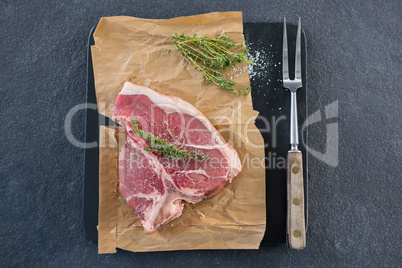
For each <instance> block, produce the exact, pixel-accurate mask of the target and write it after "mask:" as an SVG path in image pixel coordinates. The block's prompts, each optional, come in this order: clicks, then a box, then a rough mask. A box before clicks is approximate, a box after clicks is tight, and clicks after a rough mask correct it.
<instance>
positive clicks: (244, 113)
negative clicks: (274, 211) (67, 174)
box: [92, 12, 266, 253]
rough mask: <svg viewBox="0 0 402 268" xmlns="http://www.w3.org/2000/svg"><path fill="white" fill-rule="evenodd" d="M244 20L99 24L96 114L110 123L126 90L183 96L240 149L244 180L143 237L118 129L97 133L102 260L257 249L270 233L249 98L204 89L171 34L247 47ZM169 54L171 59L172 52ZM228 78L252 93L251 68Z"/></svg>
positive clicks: (224, 15)
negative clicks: (121, 177) (122, 187)
mask: <svg viewBox="0 0 402 268" xmlns="http://www.w3.org/2000/svg"><path fill="white" fill-rule="evenodd" d="M242 32H243V26H242V16H241V13H240V12H217V13H209V14H203V15H197V16H190V17H179V18H174V19H169V20H148V19H139V18H133V17H107V18H102V19H101V20H100V22H99V24H98V26H97V29H96V31H95V34H94V38H95V45H94V46H92V57H93V66H94V75H95V87H96V96H97V102H98V111H99V113H101V114H103V115H105V116H107V117H110V118H111V117H112V110H113V105H114V102H115V100H116V97H117V94H118V93H119V92H120V90H121V88H122V87H123V84H124V82H126V81H130V82H132V83H134V84H138V85H143V86H147V87H149V88H152V89H154V90H156V91H158V92H161V93H162V94H166V95H171V96H178V97H180V98H182V99H184V100H186V101H188V102H189V103H191V104H193V105H194V106H195V107H197V108H198V109H199V110H200V111H201V112H202V113H203V114H204V115H205V116H206V117H207V118H208V119H209V120H210V121H211V123H212V124H213V125H214V126H215V127H216V128H217V130H218V131H219V132H220V133H221V135H222V136H223V137H224V138H225V139H226V140H227V141H228V142H229V143H230V144H231V145H232V146H233V147H234V148H235V149H236V151H237V152H238V154H239V157H240V159H241V162H242V165H243V169H242V172H241V173H240V174H239V175H238V176H236V178H234V180H233V182H232V183H231V184H228V185H227V186H225V188H224V189H223V190H222V191H221V192H220V193H219V194H218V195H216V196H214V197H212V198H209V199H206V200H204V201H202V202H200V203H197V204H187V203H186V205H185V207H184V210H183V215H182V216H181V217H179V218H177V219H175V220H173V221H172V222H170V223H168V225H166V226H165V227H163V228H162V229H161V230H159V231H156V232H153V233H145V232H144V230H143V228H142V226H141V223H140V221H139V220H138V219H137V217H136V214H135V212H134V211H133V210H132V209H131V208H130V206H129V205H128V204H127V202H126V201H125V200H124V199H123V198H122V197H121V195H120V193H119V190H118V154H119V150H120V147H121V145H122V143H123V142H124V140H125V139H126V136H125V133H124V130H123V129H122V128H121V127H104V126H101V128H100V139H99V142H100V144H99V146H100V150H99V154H100V155H99V157H100V162H99V165H100V169H99V225H98V230H99V232H98V233H99V253H114V252H116V248H121V249H125V250H130V251H163V250H189V249H257V248H258V247H259V244H260V242H261V239H262V237H263V235H264V232H265V222H266V216H265V166H264V147H263V143H264V142H263V139H262V136H261V134H260V132H259V131H258V129H257V128H256V127H255V125H254V120H255V117H256V116H257V114H258V113H257V112H256V111H253V108H252V102H251V95H246V96H237V95H236V94H234V93H229V92H227V91H225V90H223V89H221V88H217V87H216V86H214V85H210V84H207V83H205V82H204V79H203V77H202V74H201V73H200V72H199V71H197V70H194V68H193V67H192V66H191V65H190V64H189V62H188V61H187V60H186V59H184V58H183V57H182V55H181V54H180V53H179V52H176V51H175V48H174V45H173V44H172V42H171V36H172V34H174V33H185V34H193V33H197V34H199V35H204V34H207V35H210V36H217V35H218V34H220V33H227V34H228V35H229V36H230V37H231V38H232V39H233V40H235V41H236V42H241V41H244V37H243V34H242ZM169 49H170V52H168V51H169ZM225 75H226V76H227V77H228V78H230V79H231V80H234V81H235V82H236V83H237V87H238V88H239V89H245V88H247V87H248V86H249V76H248V69H247V65H246V64H239V65H238V66H236V67H235V68H234V69H231V70H227V71H226V72H225Z"/></svg>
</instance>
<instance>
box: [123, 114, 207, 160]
mask: <svg viewBox="0 0 402 268" xmlns="http://www.w3.org/2000/svg"><path fill="white" fill-rule="evenodd" d="M131 122H132V126H133V127H134V131H135V132H136V133H138V135H140V136H141V137H142V138H144V139H147V140H149V141H151V147H149V146H147V147H145V148H144V150H146V151H150V152H152V153H155V154H162V155H164V156H166V157H167V158H168V159H172V160H187V159H193V160H197V159H201V160H205V159H207V158H209V155H207V154H204V153H201V151H199V150H198V151H197V150H195V151H188V150H186V149H180V148H179V147H177V146H176V145H174V144H171V143H170V142H168V141H165V140H164V139H161V138H158V137H156V136H154V135H153V134H151V133H148V132H145V131H144V130H142V129H139V128H138V123H137V120H135V118H132V119H131Z"/></svg>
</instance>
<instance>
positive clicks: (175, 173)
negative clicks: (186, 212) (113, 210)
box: [113, 82, 241, 232]
mask: <svg viewBox="0 0 402 268" xmlns="http://www.w3.org/2000/svg"><path fill="white" fill-rule="evenodd" d="M113 118H114V119H116V120H119V121H120V123H121V124H122V125H123V126H124V128H125V130H126V133H127V141H126V142H125V144H124V146H123V148H122V150H121V152H120V156H119V179H120V186H119V189H120V193H121V195H122V196H123V197H124V198H125V199H126V200H127V202H128V204H129V205H130V206H131V208H133V209H134V210H135V212H136V213H137V216H138V218H139V219H140V220H141V223H142V225H143V227H144V229H145V231H147V232H152V231H155V230H157V229H160V228H161V227H162V226H163V225H165V224H166V223H167V222H169V221H171V220H173V219H175V218H177V217H179V216H180V215H181V214H182V210H183V204H182V200H185V201H187V202H189V203H197V202H199V201H201V200H203V199H204V198H207V197H210V196H213V195H216V194H217V193H219V192H220V191H221V190H222V188H223V187H224V186H225V185H226V184H227V183H230V182H231V181H232V180H233V178H234V177H235V176H236V175H237V174H238V173H239V172H240V171H241V164H240V159H239V157H238V155H237V152H236V151H235V150H234V148H233V147H231V146H230V145H229V144H228V143H227V142H226V141H225V140H224V139H223V138H222V136H221V135H220V134H219V132H218V131H217V130H216V129H215V128H214V127H213V126H212V124H211V123H210V122H209V121H208V120H207V119H206V118H205V116H204V115H203V114H202V113H201V112H200V111H198V110H197V109H196V108H195V107H194V106H192V105H191V104H189V103H188V102H185V101H183V100H182V99H180V98H177V97H170V96H165V95H162V94H160V93H158V92H156V91H153V90H151V89H149V88H146V87H142V86H137V85H133V84H131V83H129V82H126V83H125V84H124V87H123V89H122V91H121V92H120V93H119V95H118V96H117V99H116V103H115V107H114V110H113ZM133 118H135V119H136V120H137V123H138V127H139V129H142V130H144V131H146V132H149V133H152V134H153V135H155V136H157V137H159V138H162V139H164V140H165V141H168V142H170V143H172V144H175V145H176V146H178V147H180V148H185V149H187V150H189V151H190V150H191V151H193V150H199V151H201V153H205V154H208V155H209V157H208V158H207V159H206V160H193V159H191V160H172V159H168V158H167V157H165V156H163V155H161V154H155V153H151V152H150V151H147V150H145V149H144V148H146V147H148V146H150V142H149V141H148V140H146V139H143V138H142V137H141V136H139V135H138V134H137V133H136V132H135V131H134V128H133V126H132V121H131V120H132V119H133Z"/></svg>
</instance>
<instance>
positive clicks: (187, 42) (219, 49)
mask: <svg viewBox="0 0 402 268" xmlns="http://www.w3.org/2000/svg"><path fill="white" fill-rule="evenodd" d="M172 42H173V43H174V44H175V46H176V49H177V51H180V52H181V54H182V55H183V56H184V57H185V58H187V59H188V60H190V62H192V63H193V65H194V66H195V69H196V70H199V71H201V72H202V73H203V74H204V77H205V81H206V82H207V83H212V82H213V83H214V84H215V85H217V86H218V87H222V88H224V89H226V90H228V91H235V90H234V88H233V86H234V85H236V83H235V82H233V81H228V80H226V79H224V78H223V77H222V72H220V71H219V70H226V69H227V68H229V67H233V66H235V65H236V63H240V62H246V63H247V64H253V61H252V60H251V59H250V60H248V59H247V52H248V47H247V46H246V45H245V44H244V43H243V42H241V43H234V42H232V41H231V40H230V38H229V37H228V36H227V35H226V34H224V35H219V36H218V37H215V38H214V37H209V36H207V35H205V36H198V35H196V34H194V35H193V36H188V35H184V34H177V33H175V34H174V35H173V36H172ZM235 46H243V47H244V53H236V52H233V51H231V50H230V48H232V47H235ZM250 91H251V87H248V88H247V89H246V90H243V91H242V90H239V91H237V95H242V94H243V95H247V94H248V93H249V92H250Z"/></svg>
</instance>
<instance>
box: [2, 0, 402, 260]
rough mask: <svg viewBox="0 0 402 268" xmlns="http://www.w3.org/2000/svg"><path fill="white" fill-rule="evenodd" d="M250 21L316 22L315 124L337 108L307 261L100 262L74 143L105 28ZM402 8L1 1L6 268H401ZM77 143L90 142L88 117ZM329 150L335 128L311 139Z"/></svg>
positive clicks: (261, 254)
mask: <svg viewBox="0 0 402 268" xmlns="http://www.w3.org/2000/svg"><path fill="white" fill-rule="evenodd" d="M232 10H241V11H243V16H244V21H245V22H267V21H281V20H282V18H283V17H284V16H286V17H287V18H288V20H289V21H290V22H296V19H297V17H298V16H301V17H302V19H303V27H304V30H305V32H306V35H307V39H308V84H309V101H310V102H309V110H310V111H316V110H318V109H323V108H324V107H325V106H326V105H328V104H330V103H332V102H334V101H336V100H338V103H339V117H338V118H337V119H335V120H334V122H338V123H339V142H340V144H339V165H338V166H337V167H331V166H328V165H327V164H325V163H323V162H321V161H319V160H317V159H316V158H314V157H310V184H309V192H310V196H309V199H310V203H309V210H310V215H309V231H308V234H307V248H306V249H305V250H303V251H301V252H297V251H291V250H288V249H287V248H286V247H285V246H268V247H262V248H261V249H260V250H254V251H251V250H236V251H234V250H225V251H179V252H159V253H130V252H125V251H122V250H119V251H118V253H117V254H114V255H98V254H97V245H96V244H95V243H93V242H91V241H89V240H88V239H87V238H86V236H85V232H84V229H83V223H82V203H81V202H82V194H83V192H82V183H83V156H84V154H83V150H82V149H79V148H76V147H74V146H72V145H71V144H70V143H69V142H68V140H67V138H66V136H65V134H64V127H63V125H64V119H65V116H66V115H67V113H68V111H69V110H70V109H71V108H72V107H74V106H75V105H77V104H81V103H84V102H85V86H86V81H85V79H86V44H87V37H88V33H89V30H90V29H91V27H92V26H94V25H96V24H97V22H98V20H99V18H100V17H102V16H113V15H129V16H136V17H143V18H161V19H162V18H172V17H177V16H183V15H194V14H200V13H206V12H212V11H232ZM401 14H402V4H401V1H398V0H395V1H381V0H379V1H356V0H351V1H324V0H317V1H239V0H230V1H226V0H222V1H173V0H167V1H128V0H123V1H111V0H103V1H79V0H76V1H61V0H55V1H43V0H38V1H11V0H0V109H1V110H0V117H1V125H0V133H1V144H2V146H1V153H0V175H1V179H0V241H1V243H0V266H1V267H21V266H28V267H32V266H36V267H46V266H50V267H52V266H62V267H63V266H65V267H91V266H96V267H102V266H118V267H133V266H137V267H149V266H159V267H162V266H167V265H168V266H173V265H174V266H196V267H199V266H207V265H208V266H213V265H216V266H244V267H248V266H251V267H253V266H271V267H272V266H273V267H277V266H296V267H297V266H309V267H333V266H336V267H343V266H356V267H392V266H394V267H397V266H399V265H400V263H402V259H401V252H402V247H401V238H402V237H401V236H402V235H401V234H402V228H401V211H400V207H401V175H400V174H401V164H402V163H401V127H402V124H401V114H402V110H401V86H400V85H401V83H400V82H399V78H398V77H400V74H401V73H400V71H401V36H402V32H401V29H402V27H401V26H402V25H401V20H402V15H401ZM73 122H74V127H73V133H74V135H75V137H76V138H77V139H79V140H83V136H84V131H83V130H84V113H83V112H80V113H78V114H77V115H76V116H75V117H74V118H73ZM310 133H311V134H310V135H311V136H310V137H311V140H312V143H311V146H312V147H314V148H315V149H317V150H321V151H324V150H325V123H323V124H322V125H318V126H317V127H315V128H312V129H311V131H310Z"/></svg>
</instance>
